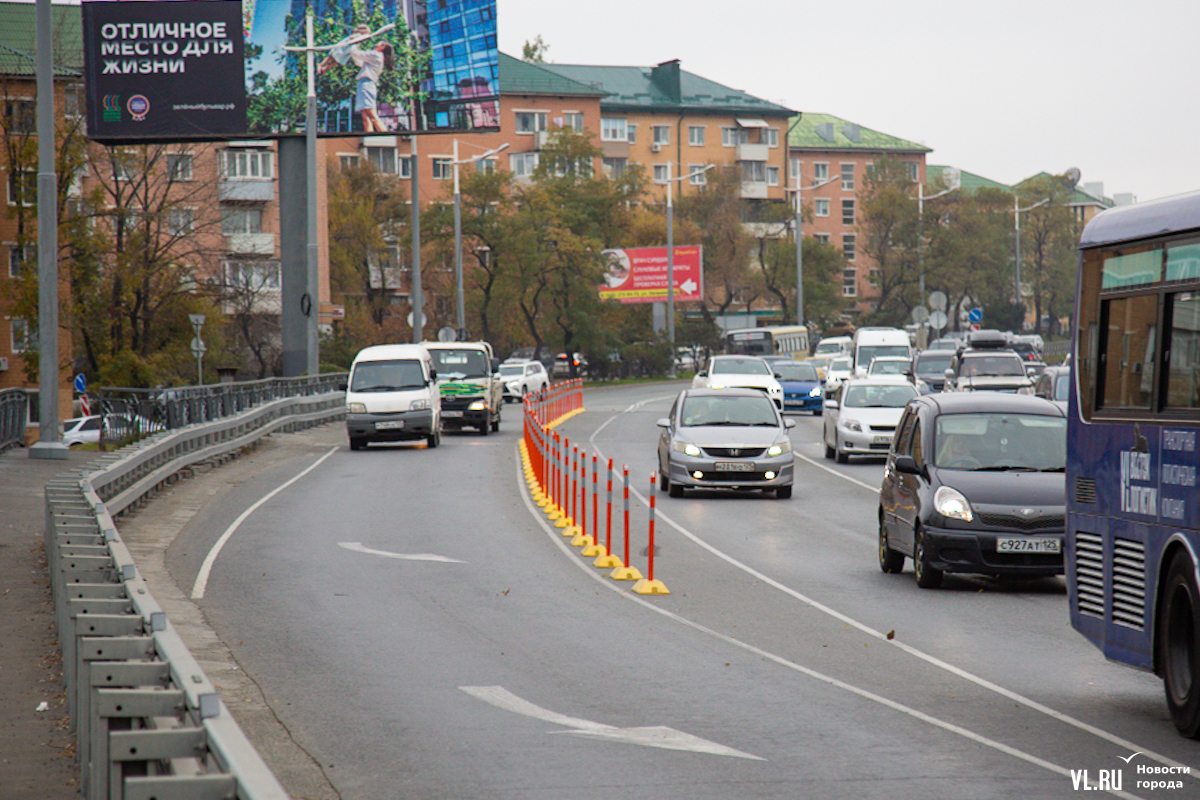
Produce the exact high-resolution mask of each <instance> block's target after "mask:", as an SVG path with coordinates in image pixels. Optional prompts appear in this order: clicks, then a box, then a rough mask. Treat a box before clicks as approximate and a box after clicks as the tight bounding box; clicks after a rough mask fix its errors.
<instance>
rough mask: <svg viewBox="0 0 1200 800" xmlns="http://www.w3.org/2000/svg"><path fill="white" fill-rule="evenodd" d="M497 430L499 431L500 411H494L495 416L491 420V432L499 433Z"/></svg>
mask: <svg viewBox="0 0 1200 800" xmlns="http://www.w3.org/2000/svg"><path fill="white" fill-rule="evenodd" d="M499 431H500V413H499V412H496V418H495V419H494V420H492V433H499Z"/></svg>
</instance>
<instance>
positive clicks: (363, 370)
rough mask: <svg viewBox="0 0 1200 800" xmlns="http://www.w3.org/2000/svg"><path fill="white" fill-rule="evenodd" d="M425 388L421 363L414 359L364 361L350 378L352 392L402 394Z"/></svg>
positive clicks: (356, 367) (357, 366) (355, 368)
mask: <svg viewBox="0 0 1200 800" xmlns="http://www.w3.org/2000/svg"><path fill="white" fill-rule="evenodd" d="M424 388H425V373H424V372H423V371H422V370H421V362H420V361H415V360H412V359H405V360H400V359H397V360H394V361H363V362H361V363H359V364H358V365H356V366H355V367H354V375H352V376H351V378H350V391H352V392H400V391H405V390H410V389H424Z"/></svg>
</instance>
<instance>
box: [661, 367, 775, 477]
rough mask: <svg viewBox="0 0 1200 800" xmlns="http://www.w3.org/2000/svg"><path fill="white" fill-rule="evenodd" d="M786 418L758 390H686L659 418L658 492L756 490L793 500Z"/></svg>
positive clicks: (764, 394)
mask: <svg viewBox="0 0 1200 800" xmlns="http://www.w3.org/2000/svg"><path fill="white" fill-rule="evenodd" d="M795 424H796V423H795V422H794V421H792V420H791V419H786V418H784V417H783V415H782V414H781V413H780V412H779V409H778V408H776V406H775V403H774V401H773V400H771V399H770V398H768V397H767V395H766V393H765V392H762V391H759V390H757V389H687V390H685V391H683V392H680V394H679V397H677V398H676V399H675V404H674V405H672V406H671V412H670V415H669V416H667V417H665V418H663V419H660V420H659V421H658V426H659V428H661V432H660V434H659V437H658V487H659V489H662V490H665V491H667V492H668V493H669V494H670V495H671V496H672V497H682V496H683V491H684V489H685V488H695V489H702V488H703V489H761V490H763V491H774V492H775V496H776V497H779V498H788V497H791V496H792V472H793V460H792V444H791V441H790V440H789V439H788V429H789V428H792V427H794V426H795Z"/></svg>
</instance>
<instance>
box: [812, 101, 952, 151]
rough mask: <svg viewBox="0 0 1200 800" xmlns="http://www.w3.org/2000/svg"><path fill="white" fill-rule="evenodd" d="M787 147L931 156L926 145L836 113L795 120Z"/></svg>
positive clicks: (813, 115) (814, 114)
mask: <svg viewBox="0 0 1200 800" xmlns="http://www.w3.org/2000/svg"><path fill="white" fill-rule="evenodd" d="M792 123H793V124H792V127H791V130H789V131H788V147H789V148H791V149H794V150H869V151H871V152H879V151H894V152H904V153H932V152H933V150H932V149H931V148H929V147H926V146H925V145H923V144H917V143H916V142H910V141H908V140H907V139H900V138H898V137H896V136H889V135H888V134H886V133H880V132H879V131H875V130H871V129H870V128H864V127H863V126H862V125H859V124H858V123H855V122H850V121H849V120H845V119H842V118H841V117H835V116H834V115H833V114H816V113H810V112H807V111H806V112H804V114H803V116H800V117H799V118H797V119H794V120H792Z"/></svg>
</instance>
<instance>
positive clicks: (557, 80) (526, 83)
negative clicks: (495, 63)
mask: <svg viewBox="0 0 1200 800" xmlns="http://www.w3.org/2000/svg"><path fill="white" fill-rule="evenodd" d="M499 66H500V93H501V94H551V95H571V96H584V97H588V96H590V97H596V96H600V97H603V96H604V95H606V94H608V92H606V91H604V90H603V89H597V88H596V87H594V86H588V85H587V84H584V83H579V82H577V81H573V80H571V79H570V78H564V77H563V76H562V75H559V74H558V73H556V72H552V71H550V70H548V69H543V67H544V66H545V65H544V64H531V63H529V62H527V61H521V60H520V59H518V58H513V57H512V56H506V55H504V53H501V54H500V64H499Z"/></svg>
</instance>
